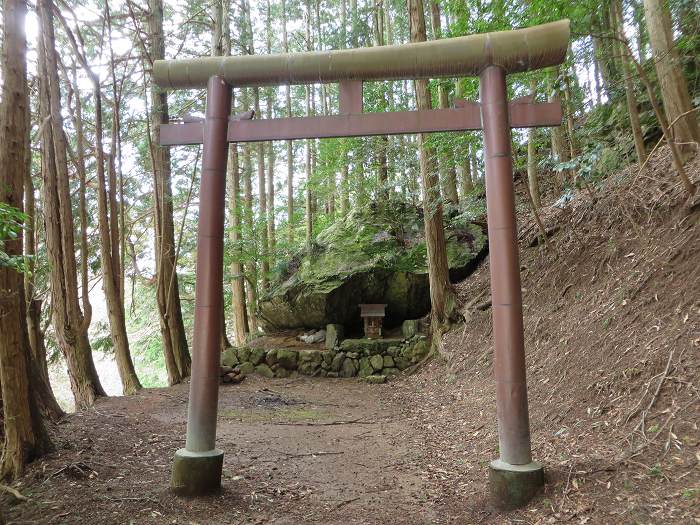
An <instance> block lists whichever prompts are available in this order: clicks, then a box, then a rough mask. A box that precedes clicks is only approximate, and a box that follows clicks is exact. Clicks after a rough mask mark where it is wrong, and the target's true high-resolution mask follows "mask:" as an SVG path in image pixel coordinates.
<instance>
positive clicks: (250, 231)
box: [243, 97, 258, 335]
mask: <svg viewBox="0 0 700 525" xmlns="http://www.w3.org/2000/svg"><path fill="white" fill-rule="evenodd" d="M246 98H247V97H246ZM244 107H248V104H245V105H244ZM250 150H251V144H250V143H247V144H245V146H244V149H243V192H244V194H245V197H244V205H245V212H244V214H243V217H244V223H245V230H244V231H245V237H246V238H248V239H250V242H249V243H248V244H249V245H250V246H254V244H255V243H254V239H255V233H254V225H253V183H252V180H251V179H252V176H253V173H252V172H253V163H252V161H251V158H250V157H251V152H250ZM253 252H255V250H253ZM247 258H248V260H249V262H248V264H247V265H246V266H247V269H246V272H245V273H246V295H247V306H248V327H249V328H250V333H251V334H253V335H257V333H258V320H257V315H256V309H257V302H258V301H257V296H258V269H257V264H256V262H255V261H256V256H255V253H250V252H249V253H248V254H247Z"/></svg>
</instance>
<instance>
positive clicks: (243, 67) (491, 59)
mask: <svg viewBox="0 0 700 525" xmlns="http://www.w3.org/2000/svg"><path fill="white" fill-rule="evenodd" d="M569 35H570V31H569V20H559V21H557V22H551V23H548V24H542V25H538V26H532V27H527V28H524V29H515V30H512V31H498V32H494V33H482V34H476V35H469V36H461V37H455V38H445V39H441V40H431V41H428V42H418V43H412V44H400V45H393V46H378V47H365V48H357V49H343V50H337V51H311V52H306V53H289V54H271V55H245V56H227V57H206V58H192V59H184V60H157V61H155V63H154V65H153V78H154V80H155V82H156V84H158V85H159V86H160V87H162V88H169V89H183V88H202V87H205V86H206V85H207V81H208V79H209V78H210V77H212V76H214V75H219V76H221V77H222V78H223V79H224V80H225V81H226V82H228V83H229V84H231V85H232V86H236V87H239V86H241V87H243V86H277V85H286V84H308V83H328V82H339V81H340V80H348V79H349V80H401V79H415V78H439V77H463V76H475V75H478V74H479V73H480V71H481V70H482V69H484V68H485V67H487V66H492V65H497V66H500V67H503V68H504V69H505V70H506V72H507V73H517V72H521V71H528V70H533V69H541V68H544V67H548V66H554V65H557V64H560V63H562V62H563V61H564V58H565V57H566V51H567V48H568V46H569Z"/></svg>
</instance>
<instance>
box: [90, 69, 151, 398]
mask: <svg viewBox="0 0 700 525" xmlns="http://www.w3.org/2000/svg"><path fill="white" fill-rule="evenodd" d="M88 74H90V73H89V72H88ZM92 78H93V86H94V89H93V96H94V100H95V150H96V153H97V154H96V162H97V170H96V171H97V185H98V189H97V209H98V212H97V215H98V226H99V228H98V229H99V232H100V255H101V259H102V285H103V290H104V294H105V299H106V301H107V315H108V317H109V326H110V329H111V332H112V344H113V345H114V357H115V360H116V362H117V369H118V370H119V377H120V378H121V382H122V390H123V392H124V395H131V394H134V393H136V391H137V390H139V389H140V388H141V383H140V382H139V379H138V377H136V371H135V370H134V363H133V362H132V360H131V353H130V352H129V340H128V338H127V334H126V318H125V317H126V316H125V312H124V303H123V302H122V300H121V294H120V283H119V252H118V245H117V246H115V241H116V240H117V238H115V236H114V234H113V231H114V228H116V227H117V225H116V217H114V213H116V184H114V183H115V181H116V178H115V177H114V176H113V172H114V170H113V169H110V178H109V179H110V180H109V182H110V185H109V189H108V188H107V181H106V178H105V173H104V162H105V158H104V153H103V149H102V133H103V128H102V95H101V92H100V83H99V80H98V78H97V77H96V76H93V77H92ZM108 210H109V211H108Z"/></svg>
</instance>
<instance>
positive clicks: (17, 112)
mask: <svg viewBox="0 0 700 525" xmlns="http://www.w3.org/2000/svg"><path fill="white" fill-rule="evenodd" d="M26 14H27V8H26V4H25V2H24V1H22V0H4V2H3V10H2V16H3V23H4V28H3V29H4V35H3V36H4V39H3V46H2V63H1V64H2V69H1V71H2V76H3V85H2V99H1V100H2V106H1V107H0V123H2V124H1V125H0V166H2V167H3V169H2V170H0V202H3V203H5V204H8V205H10V206H12V207H14V208H17V209H19V210H21V209H22V208H23V206H22V199H23V196H24V195H23V193H24V192H23V186H24V180H25V178H26V171H27V169H28V168H29V165H28V163H27V158H28V156H29V118H28V117H29V92H28V89H27V62H26V50H27V45H26V38H25V33H24V21H25V18H26ZM32 198H33V196H32ZM4 244H5V246H4V247H5V252H6V253H7V254H8V255H9V256H21V255H22V236H21V232H19V236H18V237H17V238H16V239H13V240H12V239H7V240H5V241H4ZM0 337H2V341H3V344H2V345H0V385H2V386H1V388H2V405H3V415H4V434H5V441H4V444H3V449H2V457H1V458H0V478H9V479H14V478H16V477H18V476H21V475H22V473H23V472H24V466H25V464H26V463H27V462H29V461H31V460H32V459H33V458H35V457H37V456H40V455H42V454H43V453H45V452H47V451H48V450H49V449H50V448H51V442H50V440H49V438H48V434H47V433H46V429H45V428H44V424H43V421H42V419H41V415H40V414H39V410H38V408H37V405H36V401H35V399H34V396H33V395H32V390H31V388H32V382H33V379H32V377H31V376H30V373H31V365H30V363H31V361H32V356H31V349H30V346H29V338H28V335H27V325H26V312H25V297H24V283H23V278H22V275H21V274H20V273H18V272H17V271H16V270H15V269H13V268H11V267H9V266H0ZM37 379H39V378H34V381H36V380H37Z"/></svg>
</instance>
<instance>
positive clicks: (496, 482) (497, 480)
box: [489, 459, 544, 510]
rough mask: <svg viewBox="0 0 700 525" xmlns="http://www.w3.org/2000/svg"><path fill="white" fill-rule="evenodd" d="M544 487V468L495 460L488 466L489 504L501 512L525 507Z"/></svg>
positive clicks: (537, 465)
mask: <svg viewBox="0 0 700 525" xmlns="http://www.w3.org/2000/svg"><path fill="white" fill-rule="evenodd" d="M543 486H544V467H542V465H541V464H540V463H537V462H534V461H533V462H532V463H528V464H527V465H511V464H510V463H506V462H505V461H501V460H500V459H496V460H494V461H492V462H491V464H490V465H489V491H490V493H491V503H492V504H493V506H494V507H496V508H498V509H501V510H512V509H517V508H519V507H523V506H525V505H527V503H528V502H529V501H530V500H531V499H532V498H533V497H535V496H536V495H537V494H538V493H539V492H540V490H542V487H543Z"/></svg>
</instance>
